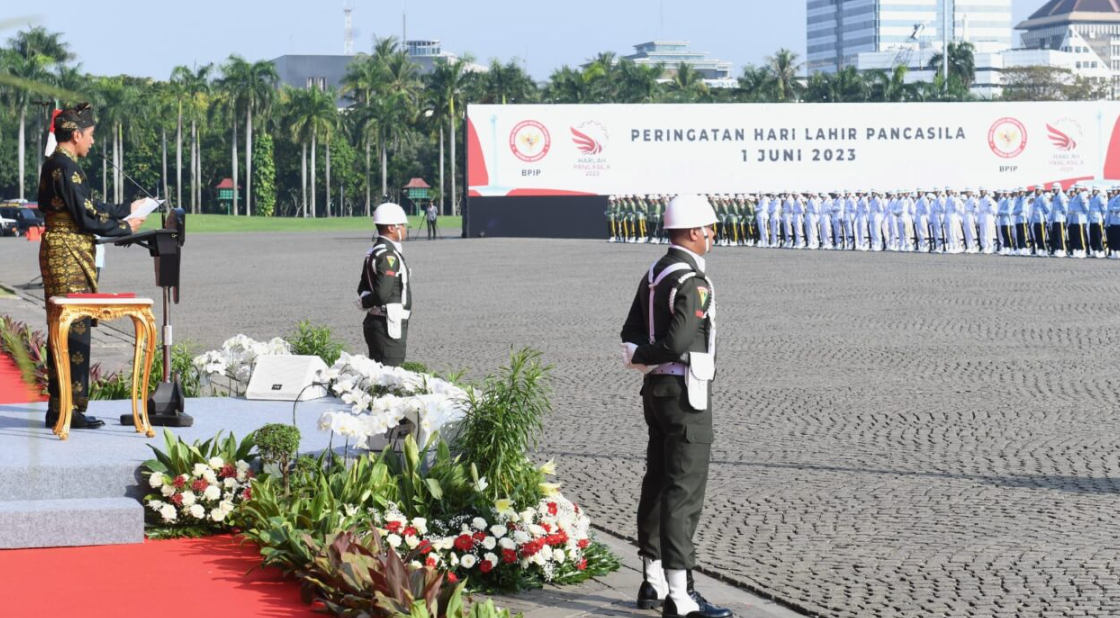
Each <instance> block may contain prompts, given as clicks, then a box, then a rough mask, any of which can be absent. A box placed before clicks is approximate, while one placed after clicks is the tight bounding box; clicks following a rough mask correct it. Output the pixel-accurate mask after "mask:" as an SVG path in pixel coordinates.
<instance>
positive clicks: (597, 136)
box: [569, 121, 608, 156]
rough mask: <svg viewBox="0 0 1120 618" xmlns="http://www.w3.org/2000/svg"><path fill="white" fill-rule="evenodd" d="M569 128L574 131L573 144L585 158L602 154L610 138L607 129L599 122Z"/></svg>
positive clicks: (589, 122)
mask: <svg viewBox="0 0 1120 618" xmlns="http://www.w3.org/2000/svg"><path fill="white" fill-rule="evenodd" d="M569 128H570V129H571V131H572V143H574V144H575V145H576V148H577V149H578V150H579V152H580V154H582V155H585V156H594V155H598V154H602V152H603V149H604V147H605V146H606V143H607V138H608V136H607V128H606V127H604V126H603V125H602V124H599V123H598V122H595V121H588V122H585V123H583V124H581V125H578V126H574V127H569Z"/></svg>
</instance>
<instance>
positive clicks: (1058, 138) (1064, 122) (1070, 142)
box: [1046, 118, 1082, 152]
mask: <svg viewBox="0 0 1120 618" xmlns="http://www.w3.org/2000/svg"><path fill="white" fill-rule="evenodd" d="M1081 135H1082V133H1081V123H1079V122H1077V121H1076V120H1073V119H1072V118H1061V119H1059V120H1057V121H1055V122H1054V123H1053V124H1051V123H1046V136H1047V137H1049V138H1050V143H1051V144H1053V145H1054V148H1056V149H1057V150H1060V151H1063V152H1071V151H1073V150H1077V141H1078V140H1080V139H1081Z"/></svg>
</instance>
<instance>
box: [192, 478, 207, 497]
mask: <svg viewBox="0 0 1120 618" xmlns="http://www.w3.org/2000/svg"><path fill="white" fill-rule="evenodd" d="M209 486H210V483H207V482H206V479H197V480H196V481H195V482H193V483H191V489H193V490H194V491H195V493H199V494H200V493H202V492H204V491H206V488H207V487H209Z"/></svg>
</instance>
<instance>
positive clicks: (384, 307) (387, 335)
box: [358, 202, 412, 367]
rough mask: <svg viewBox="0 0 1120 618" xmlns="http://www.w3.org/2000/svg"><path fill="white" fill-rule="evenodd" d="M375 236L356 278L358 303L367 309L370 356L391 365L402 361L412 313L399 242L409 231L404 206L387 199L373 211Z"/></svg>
mask: <svg viewBox="0 0 1120 618" xmlns="http://www.w3.org/2000/svg"><path fill="white" fill-rule="evenodd" d="M373 223H374V225H376V226H377V238H376V239H375V240H374V243H373V247H371V248H370V250H369V253H367V254H366V261H365V264H364V265H363V266H362V279H361V281H359V282H358V305H359V306H360V307H361V308H362V309H363V310H364V311H365V312H366V319H365V322H364V323H363V325H362V326H363V331H364V332H365V339H366V344H368V345H369V357H370V358H372V359H373V360H375V361H377V362H379V363H381V364H382V365H389V366H393V367H400V366H401V364H403V363H404V355H405V348H406V347H407V343H408V320H409V317H410V316H411V315H412V288H411V286H409V283H408V277H409V274H410V273H409V271H408V267H407V266H405V264H404V256H403V254H402V252H401V242H402V241H404V237H405V234H407V233H408V217H406V216H405V214H404V210H403V209H402V208H401V207H400V206H398V205H396V204H394V203H392V202H386V203H384V204H382V205H380V206H378V207H377V210H374V211H373Z"/></svg>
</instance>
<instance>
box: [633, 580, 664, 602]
mask: <svg viewBox="0 0 1120 618" xmlns="http://www.w3.org/2000/svg"><path fill="white" fill-rule="evenodd" d="M661 603H662V601H661V599H659V598H657V589H656V588H654V587H653V585H652V584H650V583H649V582H647V581H642V585H641V586H640V587H639V588H638V609H657V608H659V607H661Z"/></svg>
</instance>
